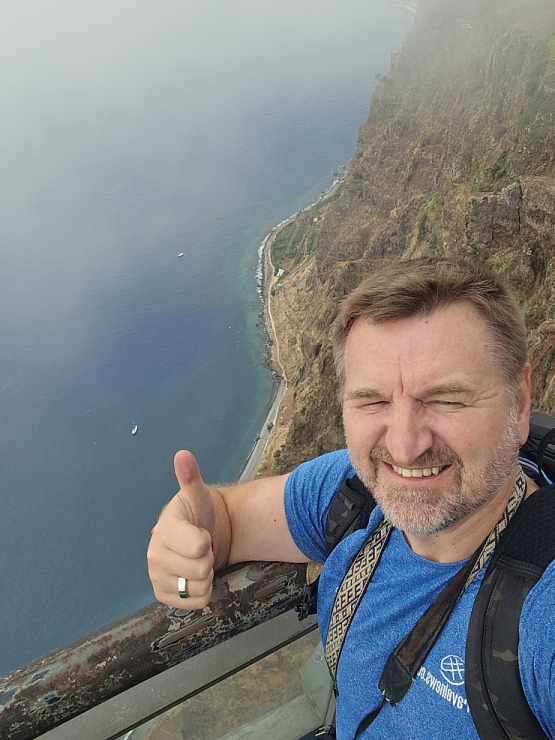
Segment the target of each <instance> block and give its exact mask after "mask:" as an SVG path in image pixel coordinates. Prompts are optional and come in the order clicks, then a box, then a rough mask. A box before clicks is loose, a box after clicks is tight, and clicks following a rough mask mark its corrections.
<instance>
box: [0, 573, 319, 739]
mask: <svg viewBox="0 0 555 740" xmlns="http://www.w3.org/2000/svg"><path fill="white" fill-rule="evenodd" d="M305 569H306V566H305V565H297V564H290V563H252V564H250V565H243V566H236V567H234V568H231V569H229V570H227V571H224V572H222V573H220V574H218V575H217V576H216V580H215V583H214V595H213V600H212V602H211V603H210V604H209V605H208V607H206V608H205V609H203V610H202V611H196V612H190V611H188V612H186V611H180V610H176V609H169V608H168V607H165V606H163V605H161V604H152V605H151V606H148V607H145V608H144V609H141V610H139V611H137V612H134V613H133V614H130V615H128V616H127V617H124V618H123V619H121V620H119V621H117V622H114V623H113V624H111V625H108V626H107V627H106V628H104V629H101V630H98V631H96V632H94V633H92V634H90V635H88V636H87V637H85V638H83V639H82V640H80V641H77V642H74V643H72V644H70V645H67V646H64V647H62V648H60V649H59V650H56V651H54V652H52V653H49V654H48V655H46V656H44V657H43V658H40V659H39V660H36V661H33V662H31V663H28V664H27V665H25V666H23V667H21V668H18V669H16V670H15V671H12V672H11V673H9V674H7V675H5V676H3V677H2V678H0V737H2V738H6V740H32V738H36V737H38V736H39V735H41V734H43V733H44V732H47V731H48V730H51V729H53V728H55V727H57V726H59V725H61V724H62V723H63V722H66V721H67V720H69V719H72V718H73V717H76V716H77V715H79V714H81V713H83V712H85V711H86V710H88V709H91V708H92V707H95V706H98V705H99V704H101V703H103V702H104V701H106V700H108V699H110V698H112V697H114V696H117V695H118V694H119V693H121V692H123V691H126V690H127V689H129V688H131V687H133V686H136V685H137V684H138V683H140V682H142V681H146V680H147V679H148V678H151V677H152V676H155V675H157V674H159V673H161V672H162V671H164V670H166V669H168V668H171V667H173V666H175V665H177V664H178V663H181V662H182V661H184V660H187V658H190V657H193V656H194V655H197V654H198V653H200V652H202V651H204V650H206V649H207V648H209V647H212V646H214V645H217V644H219V643H221V642H223V641H224V640H228V639H230V638H232V637H233V636H235V635H237V634H240V633H241V632H244V631H246V630H248V629H250V628H251V627H254V626H256V625H258V624H261V623H262V622H265V621H267V620H269V619H272V618H273V617H275V616H277V615H279V614H282V613H283V612H285V611H287V610H289V609H291V608H292V607H293V606H294V605H295V604H296V603H298V601H299V598H300V595H301V592H302V588H303V585H304V577H305Z"/></svg>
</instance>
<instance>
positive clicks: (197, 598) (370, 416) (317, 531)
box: [149, 260, 555, 740]
mask: <svg viewBox="0 0 555 740" xmlns="http://www.w3.org/2000/svg"><path fill="white" fill-rule="evenodd" d="M333 345H334V353H335V361H336V367H337V371H338V375H339V380H340V393H341V401H342V407H343V420H344V427H345V435H346V440H347V450H341V451H338V452H333V453H330V454H328V455H324V456H322V457H320V458H317V459H315V460H312V461H309V462H307V463H304V464H303V465H301V466H299V467H298V468H297V469H296V470H294V471H293V472H292V473H291V474H290V475H289V476H280V477H275V478H266V479H261V480H255V481H251V482H249V483H244V484H238V485H235V486H231V487H227V488H226V487H224V488H208V487H207V486H206V485H205V484H204V483H203V481H202V478H201V476H200V473H199V470H198V467H197V465H196V462H195V460H194V457H193V456H192V455H191V454H190V453H188V452H184V451H183V452H179V453H178V454H177V455H176V457H175V471H176V475H177V479H178V482H179V485H180V491H179V493H178V494H177V495H176V496H175V497H174V499H173V500H172V501H171V502H170V503H169V504H168V506H167V507H166V509H165V510H164V512H163V513H162V515H161V517H160V520H159V522H158V524H157V525H156V527H155V529H154V533H153V537H152V541H151V545H150V548H149V568H150V577H151V580H152V583H153V586H154V590H155V594H156V596H157V598H158V599H159V600H160V601H163V602H164V603H166V604H168V605H170V606H174V607H178V608H191V609H197V608H201V607H203V606H205V605H206V604H207V602H208V600H209V598H210V594H211V588H212V579H213V575H214V570H215V569H216V570H217V569H220V568H224V567H226V566H227V565H231V564H233V563H237V562H242V561H247V560H285V561H292V562H304V561H307V560H315V561H319V562H323V561H324V560H325V561H326V562H325V565H324V568H323V571H322V576H321V579H320V587H319V596H318V612H319V623H320V630H321V633H322V640H323V642H324V643H325V642H326V637H327V630H328V623H329V620H330V614H331V611H332V606H333V601H334V598H335V594H336V592H337V589H338V587H339V585H340V583H341V582H342V580H343V577H344V576H345V573H346V571H347V569H348V568H349V566H350V564H351V561H352V560H353V558H354V557H355V555H356V553H357V552H358V551H359V549H360V548H361V547H362V545H363V543H364V541H365V540H366V539H367V538H368V537H369V535H370V533H373V532H374V531H375V530H377V528H378V525H379V524H380V522H381V521H382V520H383V519H385V521H386V522H389V523H390V524H391V525H392V527H393V529H392V531H391V533H390V535H389V539H387V542H386V545H385V548H384V550H383V553H382V555H381V559H380V560H379V564H378V566H377V568H376V570H375V572H374V574H373V576H372V578H371V581H370V584H369V586H368V588H367V590H366V592H365V593H364V596H363V598H362V600H361V603H360V606H359V608H358V610H357V611H356V613H355V615H354V618H353V620H352V622H351V624H350V627H349V630H348V632H347V635H346V638H345V642H344V644H343V648H342V651H341V657H340V660H339V665H338V673H337V683H338V689H339V696H338V701H337V736H338V738H352V737H354V736H355V734H356V731H357V728H358V727H359V724H360V723H361V722H362V721H363V720H364V718H365V717H366V716H367V715H368V714H369V713H370V712H372V711H373V710H374V709H376V708H377V707H378V706H379V705H380V703H381V700H382V697H381V694H380V691H379V690H378V681H379V678H380V675H381V672H382V669H383V667H384V665H385V663H386V660H387V658H388V656H389V654H390V653H391V652H392V650H393V649H394V648H395V647H396V646H397V645H398V644H399V642H400V641H401V640H402V639H403V638H404V637H405V635H407V634H408V633H409V632H410V631H411V629H412V628H413V627H414V625H415V623H416V622H417V620H418V619H419V617H420V616H421V615H422V614H423V612H424V611H425V610H426V609H427V608H428V606H429V605H430V604H431V603H432V602H433V601H434V599H435V598H436V597H437V595H438V594H439V593H440V592H441V591H442V589H443V588H444V586H445V585H446V584H447V582H448V581H449V580H450V579H451V577H452V576H453V575H454V574H455V573H457V572H458V571H459V570H460V569H461V567H462V566H463V564H464V562H465V561H466V560H467V559H468V558H469V557H470V556H471V555H472V554H473V553H474V552H475V551H476V550H477V549H478V548H479V547H480V545H481V543H482V542H483V541H484V540H485V539H486V538H487V537H488V535H489V534H490V532H491V531H492V530H493V528H494V527H495V526H496V524H497V522H498V521H499V520H500V518H502V516H503V514H504V512H505V510H506V508H507V507H508V505H509V508H510V506H511V505H512V504H513V502H514V501H515V496H517V492H518V488H519V482H521V484H522V485H521V491H522V495H523V496H524V497H526V496H530V495H533V493H534V491H535V490H536V489H537V486H536V484H535V483H534V482H533V481H532V480H530V479H528V478H525V477H524V476H523V475H522V473H521V472H520V468H519V466H518V463H517V456H518V449H519V445H520V444H521V443H523V442H524V441H525V440H526V438H527V435H528V426H529V414H530V366H529V364H527V362H526V331H525V326H524V321H523V318H522V315H521V312H520V310H519V308H518V306H517V303H516V301H515V299H514V297H513V296H512V295H511V294H510V293H508V292H507V291H506V289H504V288H503V286H501V285H500V284H499V283H498V281H497V280H496V279H495V278H494V277H493V276H492V275H491V274H490V273H488V272H487V271H485V270H482V269H479V268H476V267H475V266H470V265H468V264H466V263H460V264H457V263H452V262H450V261H447V260H439V261H438V260H434V261H432V260H417V261H414V262H410V263H407V262H405V263H403V262H401V263H396V264H392V265H390V266H388V267H386V268H383V269H382V270H380V271H379V272H376V273H374V274H372V275H371V276H370V277H369V278H368V279H367V280H366V281H365V282H363V283H362V285H361V286H360V287H359V288H357V289H356V290H355V291H354V292H353V293H352V294H351V295H350V296H349V297H348V298H347V299H346V300H345V301H344V303H343V305H342V307H341V310H340V314H339V316H338V319H337V321H336V324H335V328H334V334H333ZM355 471H356V473H357V474H358V476H359V477H360V478H361V480H362V481H363V482H364V483H365V484H366V486H367V487H368V488H369V489H370V490H371V491H372V493H373V495H374V497H375V499H376V501H377V503H378V506H377V507H376V509H374V511H373V512H372V515H371V517H370V521H369V524H368V528H367V530H366V531H363V530H359V531H357V532H354V533H353V534H352V535H350V536H349V537H347V538H346V539H345V540H343V541H342V542H341V543H340V544H339V545H338V546H337V547H336V548H335V549H334V550H333V552H332V554H331V555H330V556H329V557H328V558H327V560H326V555H325V552H326V551H325V541H324V534H325V522H326V515H327V510H328V508H329V505H330V501H331V499H332V498H333V496H334V494H335V492H336V490H337V488H338V486H339V484H340V482H341V481H342V480H344V479H345V478H347V477H350V476H352V475H354V472H355ZM509 502H511V503H509ZM517 504H518V501H517ZM214 543H215V547H214V551H213V549H212V548H213V545H214ZM483 572H484V569H483V568H482V569H481V570H480V572H479V573H478V574H477V576H476V577H475V578H474V580H473V581H472V583H471V584H470V586H469V587H468V588H467V589H466V591H465V592H464V593H463V594H462V596H461V597H460V598H459V600H458V601H457V603H456V605H455V607H454V609H453V611H452V613H451V615H450V617H449V619H448V621H447V623H446V625H445V626H444V628H443V630H442V631H441V633H440V635H439V637H438V639H437V640H436V642H435V644H434V645H433V648H432V650H431V652H430V653H429V655H428V656H427V657H426V659H425V661H424V665H423V666H422V668H421V670H420V671H419V672H418V676H417V678H416V680H415V681H414V684H413V685H412V686H411V688H410V690H409V691H408V693H407V694H406V696H405V697H404V698H403V700H402V701H401V702H400V703H399V704H398V705H397V706H396V707H394V708H393V707H391V706H389V705H386V706H385V707H384V708H383V709H382V711H380V712H379V714H378V716H377V718H376V719H375V721H374V722H373V723H372V724H371V725H370V726H369V727H368V728H367V729H365V730H364V732H363V734H362V735H361V736H362V737H364V738H388V739H389V738H419V737H426V738H442V740H444V739H445V738H451V737H457V738H476V737H478V735H477V733H476V729H475V727H474V724H473V721H472V717H471V715H470V713H469V710H468V706H467V703H466V699H465V693H464V675H463V670H461V668H462V658H461V656H462V657H464V655H465V642H466V634H467V629H468V621H469V617H470V611H471V609H472V604H473V602H474V599H475V596H476V593H477V591H478V587H479V585H480V583H481V580H482V578H483ZM179 577H181V579H183V578H185V579H186V589H187V594H188V597H187V598H182V597H181V596H180V595H179V593H178V585H181V587H182V586H183V585H184V584H183V581H182V580H180V581H179V584H178V578H179ZM182 596H183V594H182ZM554 615H555V563H552V564H551V566H550V567H549V568H548V569H547V570H546V571H545V573H544V575H543V576H542V578H541V580H540V581H539V582H538V584H537V585H536V586H535V587H534V588H533V589H532V591H531V592H530V594H529V596H528V597H527V599H526V602H525V605H524V608H523V612H522V615H521V623H520V624H521V629H520V643H519V666H520V675H521V681H522V685H523V688H524V692H525V695H526V698H527V700H528V703H529V705H530V707H531V708H532V711H533V712H534V714H535V716H536V717H537V718H538V720H539V721H540V723H541V725H542V727H543V728H544V730H545V732H546V733H547V734H548V735H549V733H553V734H555V698H554V697H555V617H554ZM445 685H447V687H448V688H449V691H443V690H441V691H439V690H438V686H445Z"/></svg>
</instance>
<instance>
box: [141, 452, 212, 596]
mask: <svg viewBox="0 0 555 740" xmlns="http://www.w3.org/2000/svg"><path fill="white" fill-rule="evenodd" d="M174 467H175V474H176V476H177V481H178V483H179V489H180V490H179V492H178V493H177V494H176V495H175V496H174V497H173V499H172V500H171V501H170V502H169V504H168V505H167V506H166V507H165V509H164V510H163V512H162V514H161V515H160V519H159V521H158V523H157V524H156V526H155V527H154V529H153V530H152V537H151V540H150V545H149V548H148V553H147V559H148V571H149V576H150V580H151V581H152V586H153V589H154V594H155V596H156V598H157V599H158V601H161V602H163V603H164V604H167V605H168V606H173V607H176V608H178V609H201V608H202V607H204V606H206V604H208V601H209V600H210V596H211V594H212V581H213V579H214V552H213V540H212V535H213V533H214V532H215V528H216V510H215V505H214V498H213V493H212V491H211V490H210V488H209V487H208V486H207V485H206V484H205V483H204V481H203V480H202V477H201V474H200V470H199V467H198V463H197V461H196V459H195V457H194V455H192V454H191V453H190V452H187V451H185V450H182V451H181V452H178V453H177V454H176V456H175V458H174ZM179 589H181V593H180V591H179Z"/></svg>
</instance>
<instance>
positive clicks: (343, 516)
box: [326, 475, 376, 555]
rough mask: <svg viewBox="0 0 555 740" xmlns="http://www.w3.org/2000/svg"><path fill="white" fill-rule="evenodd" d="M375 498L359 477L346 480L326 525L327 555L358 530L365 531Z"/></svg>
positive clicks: (338, 492) (337, 495) (374, 504)
mask: <svg viewBox="0 0 555 740" xmlns="http://www.w3.org/2000/svg"><path fill="white" fill-rule="evenodd" d="M375 506H376V502H375V500H374V497H373V496H372V494H371V493H370V491H369V490H368V489H367V488H366V486H365V485H364V483H363V482H362V481H361V480H360V478H359V477H358V476H356V475H355V476H353V477H352V478H346V479H345V480H344V481H343V482H342V483H341V485H340V486H339V488H338V489H337V493H336V494H335V496H334V497H333V500H332V502H331V504H330V508H329V511H328V518H327V524H326V555H329V554H330V553H331V552H332V550H333V549H334V547H335V546H336V545H337V544H338V543H339V542H341V540H342V539H344V538H345V537H347V535H349V534H351V532H354V531H355V530H357V529H365V528H366V525H367V524H368V519H369V518H370V513H371V511H372V509H373V508H374V507H375Z"/></svg>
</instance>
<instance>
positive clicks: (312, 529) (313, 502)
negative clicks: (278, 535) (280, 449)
mask: <svg viewBox="0 0 555 740" xmlns="http://www.w3.org/2000/svg"><path fill="white" fill-rule="evenodd" d="M354 474H355V473H354V469H353V467H352V465H351V462H350V460H349V455H348V453H347V451H346V450H338V451H337V452H330V453H328V454H327V455H322V456H321V457H317V458H315V459H314V460H310V461H308V462H306V463H303V464H302V465H299V467H298V468H296V469H295V470H294V471H293V472H292V473H291V475H290V476H289V478H288V479H287V483H286V485H285V515H286V517H287V524H288V526H289V531H290V532H291V535H292V536H293V539H294V540H295V544H296V545H297V547H298V548H299V550H301V552H302V553H304V555H306V556H307V557H308V558H310V560H314V561H315V562H317V563H323V562H324V560H325V559H326V546H325V532H326V518H327V513H328V509H329V506H330V503H331V501H332V499H333V497H334V495H335V492H336V491H337V489H338V488H339V485H340V483H341V482H342V481H343V480H344V479H345V478H350V477H352V476H353V475H354Z"/></svg>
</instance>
